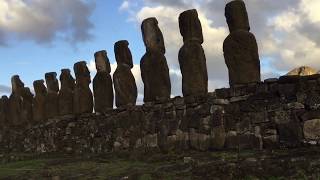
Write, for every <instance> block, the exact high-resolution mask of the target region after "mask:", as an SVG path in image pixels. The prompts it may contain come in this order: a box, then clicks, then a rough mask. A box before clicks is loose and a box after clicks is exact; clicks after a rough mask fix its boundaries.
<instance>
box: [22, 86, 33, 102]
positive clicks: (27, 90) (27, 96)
mask: <svg viewBox="0 0 320 180" xmlns="http://www.w3.org/2000/svg"><path fill="white" fill-rule="evenodd" d="M22 97H23V99H27V100H28V101H32V99H33V94H32V93H31V91H30V88H28V87H25V88H24V90H23V94H22Z"/></svg>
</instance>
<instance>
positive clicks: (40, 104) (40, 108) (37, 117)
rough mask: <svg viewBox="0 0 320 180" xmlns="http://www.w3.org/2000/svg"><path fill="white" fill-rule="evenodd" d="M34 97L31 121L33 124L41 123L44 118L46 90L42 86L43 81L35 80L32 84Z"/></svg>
mask: <svg viewBox="0 0 320 180" xmlns="http://www.w3.org/2000/svg"><path fill="white" fill-rule="evenodd" d="M33 88H34V91H35V94H36V95H35V97H34V99H33V121H34V122H35V123H37V122H42V121H45V120H46V119H47V117H46V99H47V94H48V93H47V88H46V86H45V85H44V80H36V81H34V82H33Z"/></svg>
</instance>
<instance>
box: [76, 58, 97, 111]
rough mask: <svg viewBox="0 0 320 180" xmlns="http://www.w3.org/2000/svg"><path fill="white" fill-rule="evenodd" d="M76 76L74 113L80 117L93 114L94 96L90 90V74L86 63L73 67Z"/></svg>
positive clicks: (82, 62) (78, 63) (81, 62)
mask: <svg viewBox="0 0 320 180" xmlns="http://www.w3.org/2000/svg"><path fill="white" fill-rule="evenodd" d="M73 69H74V72H75V75H76V86H75V89H74V96H73V97H74V98H73V109H74V111H73V112H74V113H75V114H77V115H79V114H83V113H92V110H93V96H92V92H91V90H90V87H89V85H90V83H91V79H90V72H89V69H88V67H87V64H86V62H85V61H80V62H77V63H75V64H74V66H73Z"/></svg>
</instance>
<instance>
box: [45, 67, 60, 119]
mask: <svg viewBox="0 0 320 180" xmlns="http://www.w3.org/2000/svg"><path fill="white" fill-rule="evenodd" d="M45 80H46V85H47V91H48V94H47V96H46V117H47V118H54V117H56V116H58V115H59V97H58V92H59V82H58V79H57V73H56V72H49V73H46V74H45Z"/></svg>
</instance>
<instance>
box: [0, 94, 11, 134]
mask: <svg viewBox="0 0 320 180" xmlns="http://www.w3.org/2000/svg"><path fill="white" fill-rule="evenodd" d="M8 125H9V98H8V96H2V97H1V98H0V126H1V127H0V129H4V128H5V127H7V126H8Z"/></svg>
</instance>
